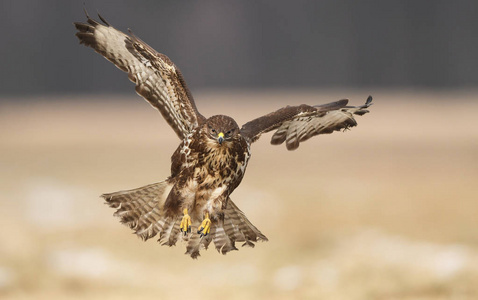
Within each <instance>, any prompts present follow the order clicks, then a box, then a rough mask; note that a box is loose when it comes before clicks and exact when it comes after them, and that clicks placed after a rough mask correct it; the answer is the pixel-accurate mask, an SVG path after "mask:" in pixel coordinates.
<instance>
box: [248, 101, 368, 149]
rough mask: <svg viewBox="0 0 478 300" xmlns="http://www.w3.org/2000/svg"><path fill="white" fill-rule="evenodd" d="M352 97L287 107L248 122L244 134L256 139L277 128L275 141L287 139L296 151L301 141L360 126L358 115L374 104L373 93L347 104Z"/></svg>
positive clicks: (279, 142)
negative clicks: (360, 103)
mask: <svg viewBox="0 0 478 300" xmlns="http://www.w3.org/2000/svg"><path fill="white" fill-rule="evenodd" d="M347 103H348V100H347V99H344V100H340V101H336V102H332V103H327V104H323V105H315V106H309V105H305V104H303V105H300V106H287V107H284V108H281V109H279V110H277V111H275V112H272V113H270V114H268V115H265V116H263V117H260V118H257V119H255V120H252V121H250V122H248V123H246V124H244V125H243V126H242V128H241V134H242V135H243V136H244V137H245V138H247V139H248V140H249V141H250V142H254V141H256V140H257V139H259V137H260V136H261V134H263V133H266V132H269V131H272V130H276V129H277V131H276V132H275V133H274V134H273V135H272V138H271V144H273V145H280V144H282V143H284V142H285V144H286V147H287V150H295V149H297V148H298V147H299V144H300V142H303V141H306V140H308V139H309V138H311V137H313V136H316V135H318V134H328V133H332V132H334V131H338V130H342V129H343V130H347V129H349V128H350V127H354V126H356V125H357V121H356V120H355V118H354V115H359V116H361V115H364V114H366V113H368V112H369V111H368V110H367V108H368V107H369V106H370V105H372V97H371V96H369V97H368V98H367V101H366V102H365V104H364V105H361V106H347Z"/></svg>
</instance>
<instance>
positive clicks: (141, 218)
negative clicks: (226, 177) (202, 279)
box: [102, 180, 267, 258]
mask: <svg viewBox="0 0 478 300" xmlns="http://www.w3.org/2000/svg"><path fill="white" fill-rule="evenodd" d="M173 185H174V184H173V183H172V182H169V181H168V180H166V181H162V182H158V183H154V184H150V185H147V186H144V187H141V188H137V189H133V190H127V191H119V192H116V193H109V194H104V195H102V197H103V198H104V199H105V200H106V204H108V205H109V206H110V207H113V208H115V209H116V212H115V213H114V215H115V216H117V217H119V218H120V221H121V223H123V224H125V225H127V226H128V227H130V228H131V229H133V230H134V233H135V234H136V235H138V236H139V237H141V238H142V239H143V240H147V239H149V238H152V237H154V236H156V235H157V234H159V239H158V242H159V243H160V244H161V245H168V246H174V245H176V243H177V241H178V240H184V241H185V242H186V243H187V245H186V254H188V255H190V256H191V257H192V258H197V257H198V256H199V255H200V250H201V249H203V248H204V249H207V248H208V246H209V245H210V244H211V242H214V246H215V248H216V249H217V251H218V252H219V253H222V254H226V253H228V252H230V251H233V250H238V249H237V248H236V245H235V243H236V242H244V244H243V246H251V247H254V242H257V241H267V238H266V237H265V236H264V235H263V234H262V233H261V232H260V231H259V230H258V229H257V228H256V227H255V226H254V225H252V223H251V222H250V221H249V220H248V219H247V217H246V215H245V214H244V213H243V212H242V211H241V210H240V209H239V208H238V207H237V206H236V205H235V204H234V202H232V200H231V199H228V204H227V207H226V208H225V209H224V210H223V214H222V215H221V216H220V217H216V218H213V220H212V224H211V231H210V232H209V234H208V235H206V236H203V237H201V236H200V235H199V234H197V233H196V232H194V230H193V232H192V233H191V234H188V235H186V236H183V234H182V233H181V232H180V223H181V219H182V215H177V216H170V215H168V216H166V215H165V213H164V211H163V207H164V203H165V201H166V198H167V196H168V195H169V192H170V191H171V189H172V187H173ZM201 221H202V220H198V219H195V218H193V220H192V228H197V227H198V226H199V224H200V222H201Z"/></svg>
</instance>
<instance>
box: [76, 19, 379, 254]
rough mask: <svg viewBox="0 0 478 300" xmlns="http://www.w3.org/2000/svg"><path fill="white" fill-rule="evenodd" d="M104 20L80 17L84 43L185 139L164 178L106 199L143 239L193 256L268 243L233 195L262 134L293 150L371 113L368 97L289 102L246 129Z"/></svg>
mask: <svg viewBox="0 0 478 300" xmlns="http://www.w3.org/2000/svg"><path fill="white" fill-rule="evenodd" d="M100 19H101V20H102V21H103V22H104V25H103V24H100V23H99V22H97V21H95V20H93V19H91V18H90V17H89V16H88V15H87V23H74V25H75V27H76V28H77V30H78V32H77V33H76V36H77V37H78V38H79V40H80V43H82V44H84V45H86V46H89V47H91V48H93V49H94V50H95V51H96V52H98V53H99V54H101V55H102V56H104V57H105V58H106V59H108V60H109V61H111V62H112V63H113V64H115V65H116V66H117V67H118V68H120V69H121V70H123V71H125V72H127V73H128V77H129V79H130V80H131V81H133V82H134V83H135V84H136V92H137V93H138V94H139V95H140V96H142V97H143V98H144V99H146V101H148V102H149V103H150V104H151V105H152V106H153V107H154V108H156V109H158V110H159V112H160V113H161V114H162V116H163V117H164V118H165V119H166V121H167V122H168V124H169V125H170V126H171V127H172V128H173V130H174V131H175V132H176V134H177V135H178V137H179V138H180V139H181V143H180V145H179V146H178V148H177V149H176V151H175V152H174V153H173V155H172V157H171V175H170V176H169V177H168V178H167V179H166V180H165V181H162V182H158V183H154V184H150V185H147V186H144V187H141V188H137V189H133V190H127V191H120V192H115V193H110V194H104V195H102V197H103V198H104V199H105V200H106V203H107V204H108V205H109V206H111V207H113V208H115V209H116V212H115V216H117V217H119V218H120V220H121V222H122V223H124V224H125V225H127V226H129V227H130V228H132V229H133V230H134V232H135V233H136V234H137V235H138V236H139V237H141V238H142V239H143V240H147V239H149V238H152V237H155V236H156V237H158V241H159V243H160V244H161V245H168V246H173V245H175V244H176V243H177V242H178V241H184V242H185V243H186V254H188V255H190V256H191V257H193V258H196V257H197V256H198V255H199V252H200V250H201V249H202V248H205V249H207V248H208V246H209V245H210V243H211V242H213V243H214V245H215V247H216V249H217V250H218V251H219V252H220V253H222V254H226V253H227V252H229V251H232V250H237V248H236V245H235V243H236V242H242V243H243V246H251V247H253V246H254V243H255V242H257V241H267V238H266V237H265V236H264V235H263V234H262V233H261V232H260V231H259V230H258V229H257V228H256V227H255V226H254V225H252V223H251V222H250V221H249V220H248V219H247V217H246V216H245V214H244V213H243V212H242V211H241V210H240V209H239V208H238V207H237V206H236V205H235V204H234V202H232V200H231V199H230V195H231V193H232V192H233V191H234V190H235V189H236V188H237V186H239V184H240V183H241V180H242V178H243V177H244V173H245V171H246V167H247V163H248V160H249V157H250V145H251V144H252V143H253V142H255V141H256V140H257V139H259V137H260V136H261V135H262V134H263V133H266V132H269V131H272V130H276V132H275V133H274V134H273V136H272V139H271V143H272V144H274V145H279V144H282V143H284V142H285V144H286V147H287V149H288V150H295V149H297V148H298V147H299V144H300V142H303V141H305V140H307V139H309V138H311V137H313V136H315V135H318V134H324V133H332V132H333V131H336V130H342V129H344V130H345V129H348V128H350V127H353V126H356V125H357V122H356V121H355V118H354V115H363V114H365V113H367V112H368V110H367V108H368V107H369V106H370V105H371V104H372V103H371V102H372V97H369V98H368V99H367V101H366V103H365V104H364V105H362V106H356V107H355V106H347V103H348V100H340V101H337V102H332V103H328V104H323V105H317V106H309V105H305V104H303V105H300V106H287V107H284V108H281V109H279V110H277V111H275V112H272V113H270V114H268V115H265V116H262V117H259V118H257V119H254V120H252V121H250V122H248V123H246V124H244V125H243V126H242V128H239V126H238V125H237V123H236V122H235V121H234V120H233V119H232V118H230V117H228V116H224V115H217V116H212V117H210V118H207V119H206V118H205V117H204V116H202V115H201V114H200V113H199V111H198V110H197V108H196V105H195V103H194V99H193V97H192V95H191V92H190V91H189V89H188V87H187V86H186V82H185V80H184V77H183V75H182V74H181V72H180V71H179V69H178V68H177V67H176V65H174V64H173V63H172V62H171V60H170V59H169V58H168V57H167V56H165V55H164V54H160V53H158V52H156V51H155V50H154V49H153V48H151V47H150V46H148V45H147V44H146V43H144V42H143V41H141V40H140V39H139V38H137V37H136V36H134V35H133V34H132V33H131V32H130V35H127V34H124V33H123V32H121V31H118V30H116V29H115V28H113V27H112V26H111V25H110V24H109V23H107V22H106V21H105V20H104V19H103V18H102V17H101V16H100ZM188 224H189V226H188ZM209 225H210V228H209ZM191 228H193V229H191ZM196 228H198V229H197V230H196Z"/></svg>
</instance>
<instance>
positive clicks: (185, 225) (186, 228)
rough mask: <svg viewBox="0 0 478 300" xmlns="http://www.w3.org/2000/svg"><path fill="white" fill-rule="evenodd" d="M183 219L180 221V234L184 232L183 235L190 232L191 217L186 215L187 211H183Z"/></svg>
mask: <svg viewBox="0 0 478 300" xmlns="http://www.w3.org/2000/svg"><path fill="white" fill-rule="evenodd" d="M183 213H184V217H183V219H182V220H181V225H180V227H181V232H184V235H186V234H188V233H190V232H191V217H190V216H189V215H188V209H187V208H185V209H184V210H183Z"/></svg>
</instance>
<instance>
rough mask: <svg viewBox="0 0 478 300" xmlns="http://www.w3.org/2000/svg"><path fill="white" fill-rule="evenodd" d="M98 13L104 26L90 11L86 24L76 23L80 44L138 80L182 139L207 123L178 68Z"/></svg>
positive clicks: (141, 90) (140, 90) (141, 91)
mask: <svg viewBox="0 0 478 300" xmlns="http://www.w3.org/2000/svg"><path fill="white" fill-rule="evenodd" d="M98 16H99V17H100V19H101V20H102V21H103V22H104V25H103V24H100V23H98V22H97V21H95V20H93V19H91V18H90V17H89V16H88V14H87V15H86V17H87V23H79V22H77V23H74V25H75V27H76V29H78V32H77V33H76V36H77V37H78V38H79V39H80V43H81V44H84V45H86V46H89V47H91V48H93V49H94V50H95V51H96V52H97V53H99V54H101V55H103V56H104V57H105V58H106V59H108V60H109V61H111V62H112V63H113V64H115V65H116V66H117V67H118V68H119V69H121V70H123V71H125V72H127V73H128V77H129V79H130V80H131V81H132V82H134V83H136V92H137V93H138V94H139V95H140V96H142V97H143V98H144V99H146V101H148V102H149V103H150V104H151V105H152V106H153V107H154V108H156V109H158V110H159V111H160V112H161V114H162V115H163V117H164V118H165V119H166V121H167V122H168V123H169V125H170V126H171V127H172V128H173V129H174V131H175V132H176V134H177V135H178V136H179V138H181V139H183V138H184V137H185V136H186V135H187V134H188V133H189V132H190V131H191V130H192V129H194V128H195V127H197V125H198V124H200V123H202V122H204V120H205V118H204V117H203V116H202V115H201V114H200V113H199V112H198V110H197V108H196V105H195V103H194V99H193V97H192V95H191V92H190V91H189V89H188V87H187V86H186V82H185V81H184V78H183V75H182V74H181V72H180V71H179V69H178V67H176V65H175V64H174V63H173V62H171V60H170V59H169V58H168V57H167V56H166V55H164V54H161V53H158V52H156V51H155V50H154V49H153V48H151V47H150V46H148V45H147V44H146V43H144V42H143V41H141V40H140V39H139V38H137V37H136V36H134V35H133V34H132V33H131V31H130V32H129V33H130V35H127V34H125V33H123V32H121V31H119V30H116V29H115V28H114V27H112V26H111V25H110V24H108V22H106V21H105V19H103V18H102V17H101V16H100V15H98Z"/></svg>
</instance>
